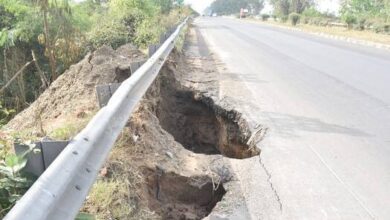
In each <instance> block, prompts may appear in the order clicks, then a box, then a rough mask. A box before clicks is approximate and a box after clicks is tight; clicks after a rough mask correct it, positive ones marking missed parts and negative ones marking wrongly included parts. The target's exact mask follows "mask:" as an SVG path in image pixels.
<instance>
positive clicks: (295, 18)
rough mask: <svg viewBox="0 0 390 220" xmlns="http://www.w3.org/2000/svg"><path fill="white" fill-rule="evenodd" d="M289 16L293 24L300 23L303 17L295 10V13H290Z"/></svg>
mask: <svg viewBox="0 0 390 220" xmlns="http://www.w3.org/2000/svg"><path fill="white" fill-rule="evenodd" d="M289 18H290V21H291V24H292V25H293V26H295V25H297V24H298V22H299V19H300V18H301V15H300V14H298V13H295V12H294V13H291V14H290V15H289Z"/></svg>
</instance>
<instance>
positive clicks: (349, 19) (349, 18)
mask: <svg viewBox="0 0 390 220" xmlns="http://www.w3.org/2000/svg"><path fill="white" fill-rule="evenodd" d="M342 19H343V20H344V22H345V23H347V25H348V29H351V28H352V27H353V25H354V24H356V22H357V18H356V17H355V16H354V15H352V14H350V13H346V14H344V15H343V17H342Z"/></svg>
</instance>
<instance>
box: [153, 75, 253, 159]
mask: <svg viewBox="0 0 390 220" xmlns="http://www.w3.org/2000/svg"><path fill="white" fill-rule="evenodd" d="M159 82H160V101H159V103H158V105H157V110H156V115H157V117H158V119H159V121H160V125H161V126H162V127H163V128H164V129H165V130H166V131H168V132H169V133H170V134H171V135H172V136H173V137H174V138H175V140H176V141H177V142H179V143H180V144H182V145H183V147H185V148H186V149H188V150H191V151H193V152H194V153H201V154H208V155H213V154H222V155H223V156H226V157H230V158H237V159H244V158H249V157H253V156H256V155H259V154H260V151H259V149H258V148H256V147H255V146H249V144H248V143H247V142H248V140H249V139H250V134H251V132H250V131H249V129H248V126H247V125H246V123H245V121H244V120H242V119H241V116H240V114H239V113H238V112H236V111H234V110H226V109H224V108H222V107H221V106H218V105H217V104H215V102H214V101H213V100H212V99H211V98H210V97H206V96H204V95H203V94H202V93H199V92H196V91H194V90H192V89H189V88H185V87H184V86H182V85H181V84H180V82H178V80H177V79H176V78H175V76H174V74H173V73H172V72H169V70H168V71H164V74H162V75H161V76H160V79H159Z"/></svg>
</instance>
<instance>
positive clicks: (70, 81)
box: [7, 44, 145, 135]
mask: <svg viewBox="0 0 390 220" xmlns="http://www.w3.org/2000/svg"><path fill="white" fill-rule="evenodd" d="M144 59H145V55H144V54H142V53H141V52H140V51H139V50H137V49H136V48H135V47H134V46H132V45H130V44H126V45H124V46H122V47H119V48H118V49H117V50H113V49H112V48H111V47H108V46H103V47H101V48H99V49H98V50H96V51H95V52H93V53H90V54H87V55H86V56H85V58H84V59H83V60H81V61H80V62H79V63H77V64H75V65H72V66H71V67H70V68H69V70H67V71H66V72H65V73H64V74H62V75H61V76H60V77H59V78H58V79H57V80H56V81H54V82H53V83H52V84H51V86H50V87H49V88H48V89H47V90H46V91H45V92H44V93H43V94H42V95H41V96H40V97H39V98H38V99H37V100H36V101H35V102H34V103H33V104H31V106H30V107H29V108H27V109H25V110H24V111H23V112H21V113H19V114H18V115H17V116H16V117H15V118H14V119H13V120H11V121H10V122H9V123H8V125H7V127H8V128H10V129H14V130H17V131H18V130H19V131H20V130H26V129H27V130H28V129H35V130H39V129H36V128H37V126H41V125H42V127H43V128H44V130H45V131H50V130H53V129H55V128H57V127H59V126H61V124H62V123H64V122H66V121H68V120H69V119H71V118H80V117H85V116H86V115H88V114H90V113H93V112H95V111H96V110H97V102H96V98H95V97H96V95H95V87H96V86H97V85H100V84H106V83H113V82H121V81H123V80H125V79H126V78H127V77H129V76H130V73H131V72H130V63H131V62H136V61H141V60H144ZM35 135H38V134H35ZM41 135H43V134H41Z"/></svg>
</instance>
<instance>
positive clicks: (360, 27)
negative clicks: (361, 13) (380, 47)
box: [356, 18, 367, 31]
mask: <svg viewBox="0 0 390 220" xmlns="http://www.w3.org/2000/svg"><path fill="white" fill-rule="evenodd" d="M366 21H367V20H366V19H365V18H359V19H358V21H357V26H356V29H358V30H360V31H364V29H365V26H366Z"/></svg>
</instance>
